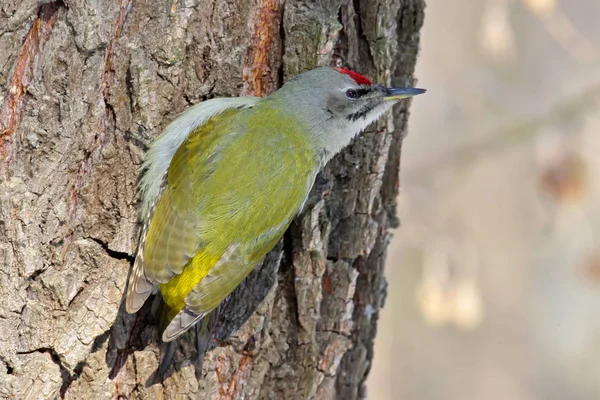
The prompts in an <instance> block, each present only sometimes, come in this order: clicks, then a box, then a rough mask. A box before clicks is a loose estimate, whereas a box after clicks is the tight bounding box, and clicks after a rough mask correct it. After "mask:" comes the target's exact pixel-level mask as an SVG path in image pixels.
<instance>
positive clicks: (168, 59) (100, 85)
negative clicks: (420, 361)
mask: <svg viewBox="0 0 600 400" xmlns="http://www.w3.org/2000/svg"><path fill="white" fill-rule="evenodd" d="M423 9H424V2H423V0H354V1H351V0H321V1H310V0H287V1H285V2H283V0H159V1H149V0H110V1H108V0H57V1H49V0H22V1H3V2H2V3H1V4H0V96H1V97H0V104H2V107H1V108H0V176H1V178H0V298H1V299H2V301H1V302H0V332H1V334H0V397H2V398H18V399H22V398H31V399H36V398H55V397H65V398H70V399H104V398H106V399H107V398H115V399H125V398H128V399H154V398H187V397H190V398H200V399H212V398H215V399H242V398H244V399H329V398H340V399H356V398H362V397H364V396H365V387H364V382H365V379H366V376H367V374H368V371H369V366H370V362H371V360H372V358H373V338H374V336H375V331H376V321H377V317H378V312H379V309H380V308H381V306H382V304H383V300H384V295H385V289H386V282H385V279H384V276H383V265H384V260H385V250H386V246H387V243H388V241H389V237H390V232H389V229H390V228H391V227H393V226H394V225H395V224H396V217H395V212H394V209H395V198H396V195H397V192H398V179H399V178H398V176H399V161H400V148H401V143H402V137H403V135H404V133H405V131H406V121H407V108H408V104H409V103H407V102H404V103H402V104H400V105H398V106H397V107H396V108H395V109H394V112H393V113H390V114H389V115H388V117H387V118H385V119H384V120H383V121H380V122H379V124H378V125H377V126H373V127H372V128H370V129H369V130H368V131H367V132H366V133H365V134H364V135H362V136H361V137H359V138H357V139H356V140H355V141H354V142H353V144H352V146H351V147H350V148H348V149H347V150H346V151H344V152H343V154H340V155H339V156H338V157H336V158H335V159H334V160H332V162H331V163H330V165H329V166H328V167H327V168H326V169H325V171H323V173H322V174H321V175H320V176H319V180H318V184H317V186H316V187H315V190H314V193H313V196H312V197H311V202H310V204H309V206H308V207H307V209H306V211H305V212H304V214H303V215H302V216H301V217H299V218H297V220H296V221H295V222H294V224H293V225H292V227H291V228H290V230H289V231H288V233H287V234H286V236H285V238H284V240H283V241H282V243H280V244H279V245H278V246H277V247H276V249H275V250H273V251H272V252H271V253H270V254H269V255H268V257H267V258H266V260H265V262H263V263H262V265H261V266H260V267H258V268H257V269H256V270H255V271H254V272H253V273H252V274H251V276H250V277H249V278H248V279H247V281H246V282H245V284H244V285H242V287H240V288H238V289H237V290H236V291H235V292H234V294H233V295H232V296H231V297H230V298H229V299H228V300H227V302H226V303H225V304H224V305H223V306H222V307H221V312H220V316H219V320H218V321H217V323H216V326H215V329H214V338H215V339H214V340H213V343H212V346H211V347H212V349H211V350H210V351H209V352H208V353H207V355H206V357H205V360H204V365H203V369H202V377H201V378H200V379H196V377H195V373H194V365H193V364H194V358H195V356H196V355H195V350H194V347H193V344H192V340H191V338H185V339H183V340H181V341H180V343H179V345H178V348H177V351H176V354H175V360H174V365H173V368H172V369H171V370H170V371H169V373H168V376H167V377H166V379H165V380H164V381H163V382H162V383H160V382H159V383H155V381H154V380H153V379H154V377H155V371H156V368H157V363H158V360H159V351H158V338H157V334H156V325H155V324H154V321H153V317H152V310H151V308H152V307H151V305H148V306H147V307H144V308H143V309H142V310H141V311H140V312H139V313H138V314H136V315H127V314H126V313H124V311H123V308H122V305H121V300H122V295H123V291H124V289H125V285H126V279H127V275H128V271H129V268H130V264H131V263H132V260H133V258H132V257H133V256H132V255H133V253H134V251H135V246H136V242H137V233H138V226H137V221H136V219H137V215H138V213H137V206H138V204H137V199H136V193H135V188H136V183H137V178H138V170H139V167H140V164H141V161H142V159H143V154H144V150H145V148H146V146H147V144H148V143H149V142H150V141H151V139H152V138H153V137H155V136H156V135H157V134H159V133H160V130H161V128H162V127H164V126H165V125H166V124H167V123H168V122H169V121H171V120H172V119H173V118H174V117H175V116H176V115H177V114H178V113H179V112H181V111H182V110H184V109H185V108H186V107H188V106H189V105H191V104H194V103H197V102H199V101H202V100H205V99H208V98H212V97H216V96H238V95H240V94H254V95H266V94H268V93H270V92H271V91H273V90H275V89H276V88H277V87H279V86H280V85H281V83H282V82H283V81H284V80H285V79H286V78H287V77H291V76H294V75H296V74H297V73H299V72H301V71H303V70H306V69H310V68H313V67H315V66H317V65H343V66H347V67H350V68H352V69H355V70H357V71H360V72H361V73H363V74H365V75H366V76H369V77H371V78H373V80H374V81H377V82H379V83H384V84H385V83H390V82H391V83H392V84H394V85H397V86H403V85H411V84H413V80H412V73H413V70H414V65H415V60H416V56H417V52H418V42H419V33H418V32H419V29H420V27H421V25H422V22H423ZM324 194H326V196H324ZM238 328H239V329H238Z"/></svg>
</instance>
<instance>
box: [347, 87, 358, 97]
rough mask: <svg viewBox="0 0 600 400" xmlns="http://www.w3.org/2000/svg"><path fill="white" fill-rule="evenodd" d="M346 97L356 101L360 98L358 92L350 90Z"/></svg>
mask: <svg viewBox="0 0 600 400" xmlns="http://www.w3.org/2000/svg"><path fill="white" fill-rule="evenodd" d="M346 97H347V98H349V99H356V98H358V92H357V91H356V90H354V89H348V90H346Z"/></svg>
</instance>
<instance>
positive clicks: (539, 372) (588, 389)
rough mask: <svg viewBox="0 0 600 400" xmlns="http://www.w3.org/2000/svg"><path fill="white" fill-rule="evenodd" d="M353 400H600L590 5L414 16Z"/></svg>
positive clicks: (466, 8) (599, 218) (599, 79)
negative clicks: (398, 136) (388, 230)
mask: <svg viewBox="0 0 600 400" xmlns="http://www.w3.org/2000/svg"><path fill="white" fill-rule="evenodd" d="M416 76H417V77H418V79H419V84H420V85H421V86H422V87H426V88H427V89H428V93H427V94H426V95H424V96H419V97H418V98H415V99H414V100H413V104H412V115H411V118H410V128H409V131H410V133H409V136H408V137H407V139H406V140H405V142H404V145H403V154H402V166H401V193H400V199H399V209H398V214H399V216H400V219H401V221H402V226H401V228H400V229H399V230H397V231H396V232H395V237H394V242H393V244H392V246H391V247H390V251H389V259H388V263H387V278H388V281H389V287H388V297H387V300H386V304H385V307H384V309H383V312H382V315H381V318H380V321H379V332H378V335H377V340H376V345H375V360H374V365H373V368H372V370H371V374H370V377H369V381H368V394H369V398H370V399H375V400H386V399H411V400H413V399H415V400H438V399H439V400H442V399H443V400H455V399H456V400H459V399H460V400H470V399H477V400H481V399H485V400H496V399H498V400H499V399H502V400H507V399H510V400H529V399H536V400H537V399H543V400H553V399H561V400H564V399H568V400H578V399H585V400H587V399H600V132H599V131H600V1H598V0H562V1H559V0H480V1H473V0H455V1H447V0H428V1H427V9H426V18H425V26H424V28H423V31H422V42H421V55H420V58H419V61H418V67H417V73H416Z"/></svg>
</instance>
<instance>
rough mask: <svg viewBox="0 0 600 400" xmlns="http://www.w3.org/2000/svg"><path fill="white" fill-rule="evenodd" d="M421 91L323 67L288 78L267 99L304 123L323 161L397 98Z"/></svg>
mask: <svg viewBox="0 0 600 400" xmlns="http://www.w3.org/2000/svg"><path fill="white" fill-rule="evenodd" d="M424 92H425V90H424V89H417V88H387V87H384V86H381V85H377V84H373V83H372V82H371V81H370V80H369V79H367V78H365V77H364V76H362V75H360V74H358V73H356V72H353V71H350V70H347V69H343V68H327V67H322V68H317V69H313V70H310V71H307V72H304V73H302V74H300V75H298V76H296V77H294V78H293V79H290V80H289V81H287V82H286V83H285V84H284V85H283V86H282V87H281V89H279V90H278V91H276V92H275V93H273V94H272V95H271V96H269V97H268V98H267V99H266V101H268V102H270V101H273V103H272V104H273V105H274V106H278V107H283V110H285V111H286V112H290V113H295V114H296V117H297V118H299V119H300V120H301V121H302V122H304V123H305V124H306V126H307V127H308V129H309V130H310V133H311V136H312V138H313V139H314V142H315V146H316V148H317V150H318V151H319V153H320V155H321V156H320V160H319V161H320V162H321V163H323V164H324V163H326V162H327V161H328V160H329V159H330V158H331V157H333V156H334V155H335V154H336V153H338V152H339V151H340V150H342V149H343V148H344V147H345V146H347V145H348V144H349V143H350V141H351V140H352V138H353V137H354V136H356V135H357V134H358V133H360V132H362V131H363V130H364V129H365V128H366V127H367V126H369V124H371V123H372V122H373V121H375V120H377V119H378V118H379V117H380V116H381V115H382V114H383V113H384V112H385V111H387V110H389V109H390V108H391V107H392V105H393V104H394V103H396V102H397V101H398V100H401V99H404V98H408V97H412V96H415V95H418V94H421V93H424Z"/></svg>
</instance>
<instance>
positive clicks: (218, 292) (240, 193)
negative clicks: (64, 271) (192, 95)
mask: <svg viewBox="0 0 600 400" xmlns="http://www.w3.org/2000/svg"><path fill="white" fill-rule="evenodd" d="M300 129H301V124H300V121H297V120H294V119H293V118H292V117H290V115H289V114H287V113H282V112H281V111H279V110H277V109H276V108H267V107H257V108H250V109H244V110H227V111H225V112H223V113H222V114H219V115H217V116H215V117H213V118H211V119H210V120H209V121H208V122H207V123H205V124H204V125H202V126H200V127H199V128H197V129H196V130H194V131H193V132H192V133H191V134H190V136H189V138H188V139H187V140H186V141H185V142H184V143H183V145H181V147H180V148H179V149H178V150H177V152H176V154H175V156H174V157H173V160H172V162H171V164H170V166H169V169H168V177H167V186H166V188H165V189H164V191H163V193H162V195H161V197H160V199H159V200H158V203H157V205H156V208H155V210H154V214H153V217H152V220H151V222H150V225H149V228H148V232H147V236H146V240H145V243H144V249H143V252H144V254H143V259H144V271H145V274H146V276H147V278H149V279H150V280H153V281H157V282H160V284H159V290H160V292H161V294H162V297H163V300H164V302H165V303H166V305H167V306H168V307H169V309H170V311H169V313H168V316H169V318H173V317H174V316H175V315H176V314H177V313H178V312H180V311H181V310H182V309H183V308H184V307H185V306H186V305H187V306H188V307H189V309H190V310H191V311H193V312H194V313H196V314H205V313H208V312H210V311H212V310H213V309H214V308H215V307H217V306H218V305H219V303H221V301H223V299H224V298H225V297H226V296H227V295H228V294H229V293H231V291H233V289H235V287H236V286H237V285H239V284H240V282H241V281H242V280H243V278H244V277H246V275H247V274H248V273H249V272H250V271H251V270H252V268H253V267H254V266H255V265H256V264H257V263H258V262H259V261H260V260H261V259H262V258H263V257H264V255H265V254H266V253H267V252H268V251H269V250H270V249H271V248H272V247H273V246H274V245H275V243H276V242H277V241H278V240H279V239H280V238H281V236H282V235H283V233H284V232H285V230H286V228H287V227H288V225H289V224H290V222H291V221H292V219H293V217H294V215H295V214H296V212H297V211H298V209H300V207H301V206H302V203H303V202H304V200H305V199H306V196H307V194H308V191H309V190H310V187H311V185H312V182H313V180H314V175H315V173H316V172H317V171H315V151H314V149H313V148H311V143H310V142H309V141H308V140H307V138H306V135H302V132H301V130H300ZM283 143H284V144H285V145H283V146H282V144H283ZM275 154H277V157H273V155H275ZM224 254H225V256H224ZM198 286H200V287H198ZM194 288H196V289H197V290H196V291H195V292H192V290H193V289H194Z"/></svg>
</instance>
